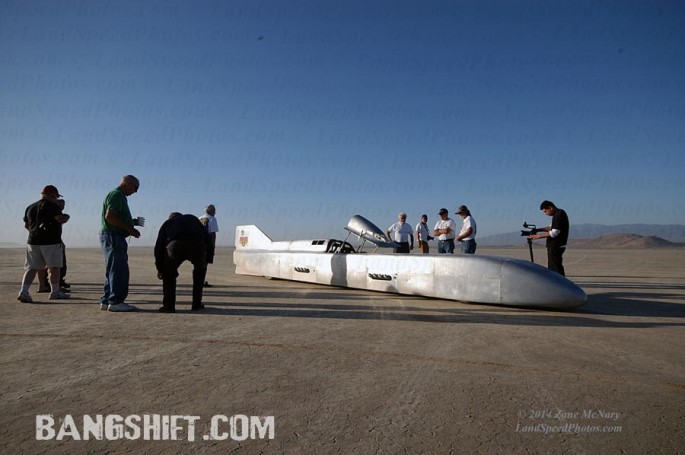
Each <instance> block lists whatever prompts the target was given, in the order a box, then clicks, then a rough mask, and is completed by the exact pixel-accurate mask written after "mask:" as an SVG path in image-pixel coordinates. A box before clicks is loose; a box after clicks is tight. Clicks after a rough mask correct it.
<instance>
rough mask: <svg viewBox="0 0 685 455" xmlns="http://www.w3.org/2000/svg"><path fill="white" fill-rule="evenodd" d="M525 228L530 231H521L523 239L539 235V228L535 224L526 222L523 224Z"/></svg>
mask: <svg viewBox="0 0 685 455" xmlns="http://www.w3.org/2000/svg"><path fill="white" fill-rule="evenodd" d="M523 227H524V228H526V229H528V230H524V229H522V230H521V237H528V236H529V235H535V234H537V233H538V228H537V226H535V225H534V224H528V223H526V222H525V221H524V222H523Z"/></svg>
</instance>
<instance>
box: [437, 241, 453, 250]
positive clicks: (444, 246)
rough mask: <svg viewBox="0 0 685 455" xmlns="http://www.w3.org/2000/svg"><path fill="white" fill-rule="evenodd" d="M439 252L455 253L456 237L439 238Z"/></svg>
mask: <svg viewBox="0 0 685 455" xmlns="http://www.w3.org/2000/svg"><path fill="white" fill-rule="evenodd" d="M438 253H449V254H452V253H454V239H449V240H438Z"/></svg>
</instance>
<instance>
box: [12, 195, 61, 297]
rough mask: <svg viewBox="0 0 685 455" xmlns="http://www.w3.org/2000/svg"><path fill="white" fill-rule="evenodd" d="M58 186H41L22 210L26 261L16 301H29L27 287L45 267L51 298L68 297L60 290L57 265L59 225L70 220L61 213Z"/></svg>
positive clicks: (58, 262) (58, 258)
mask: <svg viewBox="0 0 685 455" xmlns="http://www.w3.org/2000/svg"><path fill="white" fill-rule="evenodd" d="M60 197H61V195H60V194H59V191H57V188H55V187H54V186H53V185H48V186H46V187H45V188H43V191H42V192H41V198H40V200H39V201H37V202H34V203H33V204H31V205H29V206H28V207H27V208H26V211H25V212H24V227H25V228H26V230H28V231H29V238H28V241H27V242H26V243H27V245H26V264H25V266H24V268H25V272H24V278H23V279H22V282H21V291H20V292H19V295H18V296H17V300H19V301H20V302H24V303H31V302H33V299H31V295H30V294H29V289H30V287H31V284H32V283H33V279H34V278H35V277H36V274H37V273H38V271H39V270H43V269H45V268H46V267H47V269H48V273H49V276H50V297H49V299H50V300H59V299H68V298H69V294H67V293H66V292H64V291H63V290H61V289H60V286H59V278H60V268H61V267H62V265H63V260H64V250H63V248H64V245H63V244H62V224H64V223H66V222H67V221H69V215H66V214H63V213H62V209H61V208H60V206H59V202H58V198H60Z"/></svg>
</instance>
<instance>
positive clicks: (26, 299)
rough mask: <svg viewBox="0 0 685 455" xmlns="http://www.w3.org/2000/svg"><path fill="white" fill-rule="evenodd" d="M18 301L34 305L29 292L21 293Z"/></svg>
mask: <svg viewBox="0 0 685 455" xmlns="http://www.w3.org/2000/svg"><path fill="white" fill-rule="evenodd" d="M17 300H19V301H20V302H23V303H33V299H32V298H31V296H30V295H29V293H28V292H20V293H19V295H18V296H17Z"/></svg>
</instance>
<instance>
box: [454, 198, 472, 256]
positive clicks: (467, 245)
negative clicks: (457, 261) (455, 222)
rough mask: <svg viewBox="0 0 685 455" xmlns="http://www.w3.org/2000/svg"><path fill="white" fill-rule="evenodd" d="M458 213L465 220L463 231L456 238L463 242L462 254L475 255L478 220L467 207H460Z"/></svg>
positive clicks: (462, 225) (462, 226)
mask: <svg viewBox="0 0 685 455" xmlns="http://www.w3.org/2000/svg"><path fill="white" fill-rule="evenodd" d="M456 213H457V215H459V216H460V217H461V218H462V220H463V221H462V224H461V231H459V235H458V236H457V238H456V240H457V241H458V242H461V253H462V254H474V253H475V252H476V220H474V219H473V217H472V216H471V212H470V211H469V209H468V207H466V206H465V205H460V206H459V208H458V209H457V212H456Z"/></svg>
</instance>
